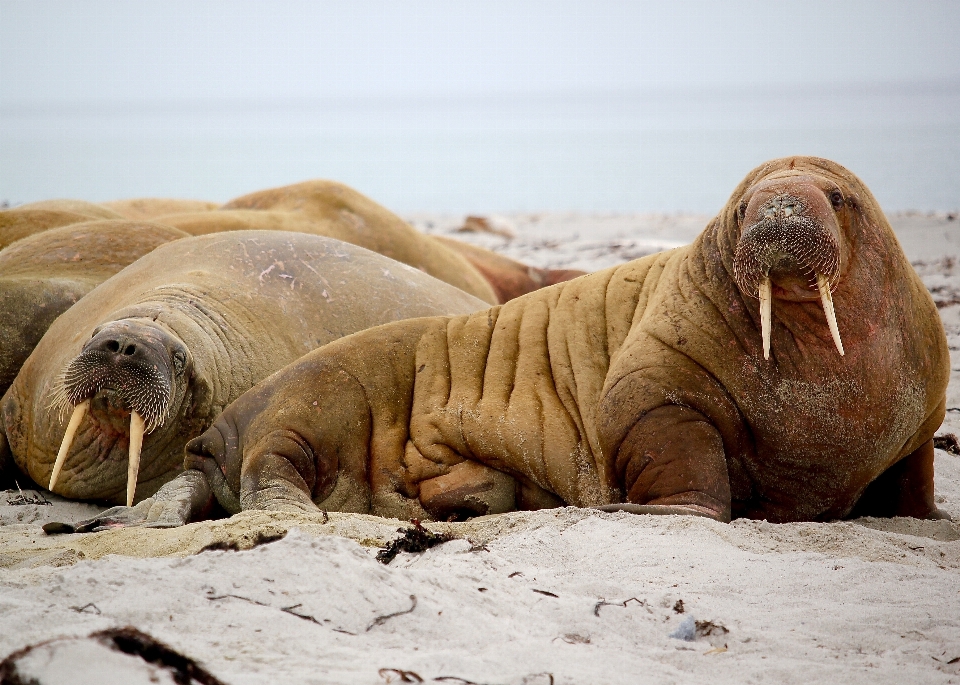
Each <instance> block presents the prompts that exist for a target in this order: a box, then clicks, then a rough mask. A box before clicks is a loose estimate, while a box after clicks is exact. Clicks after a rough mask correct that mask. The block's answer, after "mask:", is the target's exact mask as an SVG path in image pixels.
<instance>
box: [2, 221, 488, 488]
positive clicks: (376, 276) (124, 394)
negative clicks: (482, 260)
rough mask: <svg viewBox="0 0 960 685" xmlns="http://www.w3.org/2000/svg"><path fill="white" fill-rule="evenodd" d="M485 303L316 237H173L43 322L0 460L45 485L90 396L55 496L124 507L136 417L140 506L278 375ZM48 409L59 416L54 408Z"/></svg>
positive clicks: (6, 415)
mask: <svg viewBox="0 0 960 685" xmlns="http://www.w3.org/2000/svg"><path fill="white" fill-rule="evenodd" d="M482 306H483V303H482V302H481V301H480V300H477V299H476V298H473V297H471V296H469V295H467V294H466V293H463V292H462V291H460V290H457V289H456V288H453V287H452V286H448V285H446V284H444V283H441V282H439V281H437V280H436V279H433V278H431V277H430V276H427V275H426V274H423V273H422V272H420V271H417V270H415V269H411V268H410V267H407V266H405V265H403V264H399V263H397V262H394V261H392V260H389V259H387V258H385V257H382V256H381V255H377V254H374V253H371V252H369V251H367V250H363V249H362V248H358V247H355V246H353V245H347V244H345V243H341V242H340V241H336V240H331V239H328V238H322V237H319V236H312V235H304V234H294V233H283V232H263V231H249V232H235V233H230V234H219V235H211V236H204V237H199V238H186V239H183V240H178V241H175V242H173V243H170V244H167V245H163V246H161V247H159V248H157V249H156V250H154V251H153V252H151V253H150V254H148V255H146V256H145V257H143V258H142V259H140V260H139V261H137V262H136V263H135V264H133V265H131V266H130V267H128V268H127V269H125V270H123V271H122V272H120V273H119V274H117V275H116V276H114V277H113V278H111V279H109V280H107V281H105V282H104V283H103V284H101V285H100V286H99V287H97V288H96V289H95V290H93V291H92V292H91V293H89V294H88V295H87V296H86V297H84V298H82V299H81V300H80V301H79V302H78V303H77V304H76V305H74V306H73V307H72V308H71V309H69V310H68V311H67V312H66V313H65V314H63V315H62V316H61V317H60V318H58V319H57V320H56V322H54V324H53V325H52V326H51V327H50V329H49V330H48V332H47V334H46V335H45V336H44V337H43V339H42V340H41V341H40V343H39V344H38V345H37V347H36V349H35V350H34V353H33V354H32V355H31V356H30V357H29V359H28V360H27V362H26V363H25V364H24V366H23V369H22V371H21V373H20V374H19V375H18V376H17V379H16V381H15V382H14V384H13V385H12V386H11V387H10V389H9V391H8V392H7V393H6V395H5V396H4V397H3V399H2V401H0V420H2V428H3V436H4V439H3V440H0V452H7V453H8V454H12V457H13V459H14V460H15V462H16V465H17V466H18V467H19V468H20V469H21V470H22V471H23V472H25V473H27V474H28V475H29V476H30V477H31V478H33V480H34V481H35V482H37V483H39V484H41V485H46V484H47V483H48V481H49V479H50V476H51V470H52V468H53V464H54V458H55V456H56V454H57V451H58V448H59V446H60V443H61V439H62V438H63V435H64V430H65V426H66V423H67V419H68V418H69V416H70V411H72V407H73V406H75V405H77V404H78V403H79V402H81V401H82V400H84V399H88V400H90V405H89V406H90V409H89V413H88V414H87V415H86V417H85V418H83V420H82V422H81V424H80V428H79V431H78V433H77V436H76V439H75V441H74V443H73V445H72V448H71V449H70V451H69V456H68V457H67V459H66V461H65V463H64V466H63V471H62V473H61V474H60V476H59V480H58V481H57V483H56V486H55V488H54V491H55V492H57V493H58V494H60V495H63V496H65V497H69V498H76V499H91V500H106V501H113V502H123V501H124V493H125V488H126V481H127V462H128V445H129V442H130V440H129V429H130V428H129V427H130V425H131V411H137V412H138V413H140V414H141V415H142V416H143V417H144V419H145V421H146V430H147V435H146V438H145V440H144V443H143V451H142V458H141V465H140V469H139V480H138V483H137V489H136V500H137V501H142V500H144V499H145V498H146V499H149V497H150V496H151V495H153V494H154V493H155V492H156V491H157V490H158V489H159V488H160V487H161V486H163V485H164V484H165V483H168V482H169V481H170V480H171V479H173V478H174V477H175V476H176V475H177V474H178V473H179V472H180V471H182V464H183V447H184V444H185V443H186V442H187V441H188V440H189V439H191V438H192V437H194V436H196V435H198V434H199V433H201V432H202V431H203V430H204V429H205V428H206V427H207V426H208V425H209V424H210V422H211V421H212V420H213V418H214V417H215V416H216V415H217V414H218V413H219V412H220V410H221V409H222V408H223V407H224V406H225V405H227V404H229V403H230V402H231V401H232V400H234V399H235V398H236V397H238V396H239V395H240V394H241V393H242V392H243V391H245V390H246V389H247V388H249V387H251V386H252V385H253V384H254V383H256V382H258V381H260V380H261V379H263V378H264V377H266V376H267V375H269V374H270V373H272V372H273V371H275V370H277V369H279V368H280V367H282V366H283V365H285V364H287V363H289V362H291V361H293V360H295V359H296V358H298V357H300V356H301V355H303V354H304V353H306V352H308V351H310V350H312V349H314V348H316V347H318V346H320V345H323V344H325V343H327V342H329V341H331V340H334V339H337V338H339V337H341V336H344V335H347V334H350V333H353V332H355V331H358V330H362V329H364V328H367V327H370V326H375V325H378V324H381V323H384V322H389V321H395V320H398V319H401V318H405V317H412V316H425V315H437V314H441V313H444V314H454V313H462V312H469V311H474V310H476V309H478V308H481V307H482ZM151 388H152V389H151ZM157 388H159V390H157ZM141 391H142V392H141ZM90 393H93V394H92V395H91V394H90ZM161 400H162V401H161ZM138 402H139V403H140V404H138ZM158 402H159V404H158ZM57 403H60V405H62V409H63V411H61V412H58V411H57V406H54V407H53V408H51V405H52V404H53V405H56V404H57ZM154 424H155V425H154ZM151 428H153V430H152V432H151ZM0 456H2V455H0ZM188 486H189V479H188ZM202 495H203V493H200V495H197V496H198V497H202ZM193 496H194V494H193V493H191V494H190V495H189V496H188V497H193ZM208 499H209V498H208Z"/></svg>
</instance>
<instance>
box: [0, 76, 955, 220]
mask: <svg viewBox="0 0 960 685" xmlns="http://www.w3.org/2000/svg"><path fill="white" fill-rule="evenodd" d="M793 154H805V155H816V156H821V157H827V158H830V159H833V160H835V161H837V162H840V163H841V164H843V165H845V166H846V167H847V168H849V169H851V170H852V171H853V172H854V173H856V174H858V175H859V176H860V177H861V178H862V179H863V180H864V181H865V182H866V183H867V185H868V186H869V187H870V188H871V189H872V190H873V192H874V194H875V195H876V196H877V198H878V199H879V201H880V203H881V205H882V206H884V207H885V208H886V209H887V210H888V211H902V210H917V211H924V212H926V211H948V212H949V211H955V210H957V209H958V208H960V83H926V84H911V85H904V84H899V85H896V86H890V85H883V84H859V85H846V86H829V87H823V88H816V87H809V86H808V87H802V88H801V87H793V86H782V87H772V86H765V87H762V88H760V87H746V86H744V87H739V88H713V89H702V88H701V89H696V90H691V89H669V88H662V89H659V90H641V91H635V92H561V93H507V94H494V95H489V94H487V95H476V96H456V97H452V96H451V97H439V96H422V97H418V96H403V97H400V96H391V97H377V96H369V97H355V98H328V99H323V98H321V99H310V100H283V101H274V100H270V101H266V100H230V101H224V100H190V101H117V102H114V101H58V102H18V103H11V102H7V101H4V99H3V97H2V93H0V203H5V204H6V205H7V206H14V205H17V204H20V203H26V202H32V201H36V200H43V199H50V198H79V199H86V200H90V201H102V200H109V199H118V198H127V197H144V196H150V197H160V196H163V197H180V198H196V199H205V200H212V201H226V200H228V199H230V198H233V197H237V196H239V195H242V194H245V193H248V192H252V191H255V190H259V189H263V188H268V187H274V186H281V185H286V184H290V183H296V182H298V181H303V180H306V179H311V178H330V179H336V180H339V181H342V182H344V183H347V184H349V185H351V186H353V187H355V188H357V189H358V190H360V191H361V192H363V193H365V194H367V195H369V196H370V197H372V198H374V199H375V200H377V201H378V202H380V203H382V204H384V205H386V206H387V207H390V208H391V209H394V210H395V211H398V212H401V213H402V212H415V211H436V212H454V213H456V212H464V213H469V212H535V211H576V212H589V213H597V212H612V213H619V212H700V213H712V212H715V211H717V210H718V209H719V208H720V207H721V206H722V205H723V204H724V203H725V202H726V200H727V198H728V196H729V195H730V193H731V192H732V190H733V189H734V187H735V186H736V185H737V183H738V182H739V181H740V180H741V179H742V178H743V177H744V176H745V175H746V173H747V172H748V171H750V169H752V168H753V167H755V166H757V165H759V164H761V163H762V162H764V161H766V160H769V159H772V158H775V157H781V156H785V155H793Z"/></svg>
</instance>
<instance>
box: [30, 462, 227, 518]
mask: <svg viewBox="0 0 960 685" xmlns="http://www.w3.org/2000/svg"><path fill="white" fill-rule="evenodd" d="M212 506H213V492H212V491H211V490H210V486H209V485H208V484H207V479H206V477H205V476H204V475H203V474H202V473H201V472H199V471H195V470H193V469H188V470H186V471H184V472H183V473H181V474H180V475H179V476H177V477H176V478H174V479H173V480H172V481H170V482H169V483H167V484H166V485H164V486H163V487H162V488H160V489H159V490H157V493H156V494H155V495H154V496H153V497H147V498H146V499H145V500H143V501H142V502H139V503H137V504H136V505H135V506H132V507H113V508H111V509H107V510H106V511H103V512H101V513H100V514H98V515H97V516H94V517H93V518H90V519H87V520H85V521H80V522H79V523H77V524H75V525H72V526H71V525H69V524H48V526H49V527H50V529H49V531H48V532H50V533H97V532H99V531H101V530H110V529H111V528H131V527H136V526H142V527H144V528H175V527H177V526H183V525H186V524H187V523H190V521H196V520H199V519H202V518H204V517H205V516H206V515H207V514H208V513H209V512H210V509H211V508H212ZM44 530H47V526H45V527H44Z"/></svg>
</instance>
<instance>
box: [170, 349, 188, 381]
mask: <svg viewBox="0 0 960 685" xmlns="http://www.w3.org/2000/svg"><path fill="white" fill-rule="evenodd" d="M186 364H187V355H186V354H184V353H183V351H181V350H177V351H175V352H174V353H173V371H174V373H176V374H177V375H178V376H179V375H180V374H181V373H183V367H184V366H186Z"/></svg>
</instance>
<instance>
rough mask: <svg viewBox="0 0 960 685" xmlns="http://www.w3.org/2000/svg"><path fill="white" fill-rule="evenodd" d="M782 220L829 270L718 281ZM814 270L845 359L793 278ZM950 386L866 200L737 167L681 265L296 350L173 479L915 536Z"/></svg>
mask: <svg viewBox="0 0 960 685" xmlns="http://www.w3.org/2000/svg"><path fill="white" fill-rule="evenodd" d="M788 198H794V200H789V201H788ZM796 198H801V199H802V200H803V201H802V202H797V201H796ZM797 212H800V213H801V214H802V217H801V218H802V219H803V221H801V222H799V223H800V224H802V225H803V226H809V227H813V228H812V229H811V230H815V231H816V235H817V236H819V237H820V238H818V239H823V240H826V239H825V238H823V236H832V238H833V240H834V244H833V247H831V248H830V250H829V252H830V254H828V255H827V257H826V258H824V259H823V260H821V261H816V260H813V258H812V257H805V256H803V255H801V254H800V253H799V252H797V253H796V254H786V253H784V250H785V249H786V250H788V251H789V250H791V249H793V247H791V246H792V245H794V244H795V243H793V242H789V241H788V242H787V243H778V245H779V246H774V247H770V246H769V245H768V246H766V247H764V246H760V247H763V248H764V249H757V246H756V245H754V246H752V247H751V249H752V250H754V253H755V255H760V257H758V260H754V261H756V262H757V263H759V264H761V266H760V267H757V268H760V269H761V271H762V273H760V274H750V273H740V278H739V279H737V278H735V268H734V260H735V257H736V254H737V249H738V246H739V245H740V243H741V241H742V240H754V238H750V236H751V235H753V236H756V235H760V234H761V233H763V231H761V229H760V228H757V227H762V226H767V224H764V221H768V222H781V223H779V224H776V226H781V228H782V230H779V229H778V230H775V231H767V232H766V234H768V235H774V234H776V235H780V236H781V237H782V235H786V234H788V233H790V231H792V230H793V227H795V224H794V223H791V221H793V219H790V218H789V217H790V216H792V215H793V214H796V213H797ZM764 217H766V218H764ZM776 226H775V227H776ZM764 230H766V229H764ZM758 231H759V233H758ZM744 236H746V237H744ZM778 240H779V238H778ZM801 242H802V241H801ZM797 244H799V243H797ZM784 246H786V247H784ZM767 248H769V249H767ZM774 248H775V249H774ZM744 249H746V248H744ZM831 264H832V265H834V266H835V267H836V268H835V272H831V273H827V274H822V275H825V277H826V281H827V282H829V285H830V286H832V288H833V291H832V301H833V303H834V304H835V308H836V313H837V319H838V320H839V331H840V334H841V335H842V339H843V345H844V347H845V348H846V350H845V355H844V356H841V354H840V353H839V351H838V346H837V345H836V343H835V340H834V338H833V336H832V335H831V332H830V330H829V327H828V323H827V319H826V318H825V313H824V312H825V309H824V307H823V305H822V304H821V295H820V294H819V293H818V290H817V286H816V284H815V283H812V282H811V272H810V269H811V268H813V267H815V269H825V268H827V267H826V266H824V265H831ZM811 265H812V266H811ZM767 276H768V277H769V278H770V279H771V281H772V285H771V291H772V300H773V301H772V310H771V311H772V315H771V316H772V321H771V334H770V339H771V345H770V358H769V359H764V355H763V345H762V340H761V330H760V329H761V325H760V324H761V321H760V312H759V301H758V299H757V298H758V293H757V292H754V291H753V286H752V285H750V286H749V287H750V290H749V291H744V290H741V288H740V287H738V285H737V283H738V281H740V282H744V283H747V284H748V285H749V284H752V283H754V282H759V280H761V279H762V278H763V277H767ZM815 276H816V273H814V274H813V280H814V281H815V280H816V278H815ZM948 375H949V364H948V353H947V346H946V339H945V335H944V332H943V328H942V325H941V323H940V320H939V317H938V315H937V312H936V308H935V306H934V304H933V301H932V299H931V298H930V296H929V294H928V293H927V292H926V290H925V289H924V287H923V285H922V283H921V282H920V280H919V278H918V277H917V276H916V274H915V272H914V271H913V270H912V268H911V267H910V265H909V263H908V262H907V260H906V258H905V257H904V255H903V252H902V250H901V248H900V246H899V244H898V243H897V241H896V239H895V237H894V235H893V232H892V230H891V229H890V226H889V224H888V223H887V221H886V219H885V217H884V216H883V213H882V212H881V210H880V209H879V207H878V206H877V203H876V200H874V198H873V197H872V195H871V194H870V192H869V190H868V189H867V188H866V187H865V186H864V185H863V184H862V183H861V182H860V181H859V179H857V178H856V177H855V176H853V174H851V173H850V172H849V171H847V170H846V169H844V168H842V167H840V166H839V165H837V164H834V163H832V162H829V161H827V160H822V159H817V158H804V157H794V158H787V159H781V160H775V161H772V162H769V163H767V164H765V165H763V166H761V167H759V168H758V169H756V170H754V171H753V172H751V173H750V174H749V175H748V176H747V178H746V179H745V180H744V181H743V182H742V183H741V184H740V186H739V187H738V188H737V189H736V190H735V191H734V193H733V195H732V196H731V198H730V201H729V202H728V203H727V205H726V207H725V208H724V209H723V211H722V212H721V213H720V214H719V215H718V216H717V217H716V218H715V219H714V220H713V221H712V222H711V223H710V224H709V225H708V226H707V228H706V229H705V230H704V232H703V233H702V234H701V235H700V236H699V237H698V238H697V240H696V241H694V243H693V244H691V245H689V246H687V247H683V248H678V249H676V250H672V251H670V252H665V253H662V254H658V255H652V256H650V257H646V258H644V259H640V260H637V261H634V262H631V263H628V264H625V265H623V266H619V267H615V268H612V269H608V270H606V271H602V272H598V273H596V274H591V275H588V276H584V277H582V278H579V279H576V280H574V281H570V282H567V283H561V284H559V285H556V286H553V287H550V288H545V289H543V290H538V291H536V292H533V293H530V294H528V295H525V296H523V297H520V298H518V299H516V300H513V301H512V302H510V303H508V304H506V305H503V306H501V307H494V308H492V309H489V310H485V311H481V312H477V313H475V314H471V315H466V316H460V317H453V318H442V317H440V318H432V319H419V320H413V321H405V322H400V323H395V324H389V325H386V326H381V327H378V328H376V329H372V330H369V331H365V332H362V333H358V334H356V335H353V336H350V337H348V338H345V339H343V340H340V341H337V342H334V343H332V344H330V345H328V346H326V347H324V348H322V349H319V350H316V351H315V352H312V353H311V354H309V355H306V356H305V357H304V358H302V359H300V360H299V361H297V362H296V363H294V364H291V365H290V366H288V367H287V368H286V369H283V370H282V371H280V372H279V373H277V374H276V375H274V376H272V377H271V378H269V379H267V380H266V381H264V382H262V383H260V384H258V385H257V386H255V387H254V388H252V389H251V390H250V391H249V392H247V393H245V394H244V395H243V396H242V397H240V398H239V399H238V400H236V401H235V402H234V403H233V404H231V405H230V406H229V407H227V408H226V410H225V411H224V412H223V413H222V414H221V415H220V416H219V417H218V418H217V420H216V421H215V423H214V424H213V426H211V428H210V429H209V430H207V431H206V432H205V433H204V434H203V435H202V436H200V437H199V438H197V439H196V440H193V441H192V442H191V443H190V444H189V445H188V446H187V460H186V465H187V466H188V467H189V468H192V469H194V470H195V472H196V474H197V475H196V476H195V477H196V478H198V479H199V477H200V474H204V477H205V478H206V479H207V480H208V482H209V483H210V485H211V488H212V489H213V491H214V493H215V495H216V496H217V498H218V499H219V501H220V502H221V504H223V506H224V508H226V509H227V510H228V511H231V512H232V511H237V510H240V509H251V508H254V509H276V510H314V509H316V508H317V507H321V508H325V509H333V510H342V511H361V512H372V513H375V514H382V515H390V516H398V517H400V518H407V517H412V516H415V517H431V518H438V519H446V518H458V517H463V516H472V515H477V514H489V513H497V512H500V511H507V510H510V509H535V508H541V507H550V506H558V505H561V504H569V505H577V506H600V507H603V508H607V509H617V508H624V509H627V510H630V511H638V512H647V513H686V514H693V515H701V516H709V517H711V518H714V519H717V520H720V521H728V520H730V519H731V518H732V517H752V518H765V519H768V520H771V521H778V522H782V521H817V520H830V519H837V518H843V517H847V516H853V515H879V516H893V515H903V516H915V517H929V518H936V517H939V516H941V513H940V512H939V511H938V510H937V508H936V506H935V505H934V502H933V448H932V437H933V434H934V431H935V430H936V428H937V427H938V426H939V425H940V423H941V421H942V419H943V416H944V407H945V405H944V402H945V391H946V385H947V379H948ZM182 510H183V511H186V510H187V507H185V506H184V507H183V509H182Z"/></svg>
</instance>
